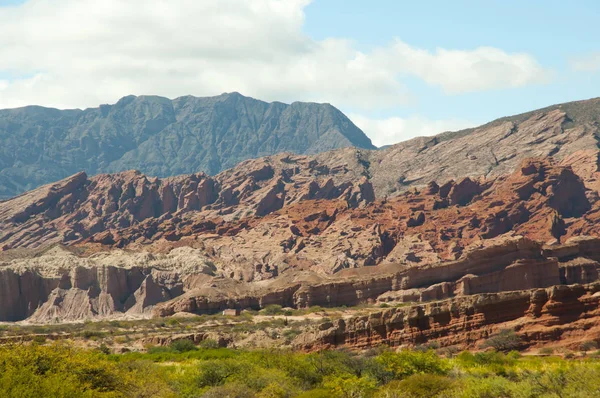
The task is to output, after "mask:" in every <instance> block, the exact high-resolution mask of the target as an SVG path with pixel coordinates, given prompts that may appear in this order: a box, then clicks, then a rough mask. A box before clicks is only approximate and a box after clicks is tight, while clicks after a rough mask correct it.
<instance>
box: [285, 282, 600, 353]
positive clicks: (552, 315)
mask: <svg viewBox="0 0 600 398" xmlns="http://www.w3.org/2000/svg"><path fill="white" fill-rule="evenodd" d="M599 308H600V284H599V283H594V284H589V285H569V286H565V285H562V286H553V287H549V288H546V289H530V290H522V291H513V292H500V293H487V294H477V295H472V296H463V297H457V298H452V299H448V300H443V301H438V302H431V303H425V304H420V305H413V306H409V307H403V308H389V309H384V310H381V311H379V312H375V313H372V314H369V315H367V316H358V317H353V318H349V319H340V320H337V321H332V322H329V323H324V324H322V325H319V326H318V327H316V328H314V329H313V330H310V331H307V332H305V333H304V334H302V335H300V336H298V337H297V338H296V339H295V341H294V344H295V346H296V347H297V348H300V349H304V350H321V349H327V348H332V347H347V348H353V349H365V348H370V347H376V346H378V345H381V344H386V345H390V346H416V345H420V344H426V343H428V342H431V341H436V342H437V343H438V344H439V345H440V346H441V347H447V346H456V347H459V348H463V349H464V348H479V343H481V342H482V341H484V340H485V339H487V338H488V337H490V336H492V335H493V334H494V333H497V332H499V331H500V330H502V329H513V330H516V332H517V334H518V335H519V337H520V338H521V340H522V348H526V347H530V346H536V345H544V344H546V343H552V345H553V347H554V348H556V347H559V346H565V347H568V348H572V349H578V348H579V344H580V343H581V342H583V341H590V340H598V339H599V338H600V326H599V322H598V321H599V318H600V309H599Z"/></svg>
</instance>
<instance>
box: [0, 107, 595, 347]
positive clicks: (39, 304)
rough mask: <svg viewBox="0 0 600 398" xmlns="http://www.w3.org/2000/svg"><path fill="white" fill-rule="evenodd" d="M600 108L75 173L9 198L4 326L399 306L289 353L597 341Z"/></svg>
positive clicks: (310, 336)
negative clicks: (507, 336) (174, 170)
mask: <svg viewBox="0 0 600 398" xmlns="http://www.w3.org/2000/svg"><path fill="white" fill-rule="evenodd" d="M597 107H598V100H591V101H587V102H582V103H575V104H567V105H563V106H559V107H556V108H552V109H547V110H543V111H542V112H536V113H532V114H525V115H521V116H518V117H514V118H510V119H504V120H500V121H496V122H493V123H491V124H490V125H486V126H483V127H481V128H479V129H475V130H472V131H467V132H462V133H455V134H450V135H448V134H447V135H442V136H439V137H437V138H434V139H432V140H433V141H428V140H414V141H412V142H410V143H405V144H399V145H397V146H394V147H390V148H387V149H385V150H382V151H376V152H369V151H364V150H357V149H352V148H347V149H340V150H336V151H333V152H328V153H325V154H317V155H311V156H308V155H297V154H290V153H284V154H278V155H274V156H269V157H265V158H260V159H252V160H246V161H244V162H242V163H241V164H239V165H238V166H236V167H234V168H232V169H228V170H226V171H223V172H221V173H219V174H217V175H214V176H209V175H207V174H204V173H198V174H192V175H187V176H179V177H169V178H151V177H147V176H145V175H143V174H142V173H139V172H133V171H130V172H122V173H116V174H101V175H96V176H88V175H87V174H85V173H78V174H74V175H72V176H71V177H69V178H66V179H64V180H62V181H59V182H56V183H53V184H49V185H46V186H43V187H40V188H38V189H36V190H33V191H30V192H27V193H24V194H22V195H20V196H18V197H15V198H13V199H10V200H7V201H4V202H1V203H0V246H1V247H2V249H3V251H2V252H1V253H0V295H1V297H0V321H2V320H4V321H6V320H10V321H16V320H28V321H34V322H51V321H53V320H59V321H63V320H81V319H89V318H98V317H110V316H126V317H148V316H169V315H174V314H177V313H187V312H191V313H197V314H203V313H215V312H218V311H220V310H223V309H227V308H232V307H233V308H248V307H249V308H256V309H258V308H262V307H265V306H266V305H269V304H280V305H282V306H289V307H294V308H305V307H309V306H314V305H319V306H324V307H334V306H341V305H346V306H353V305H357V304H362V303H371V304H377V303H382V304H386V305H390V306H396V305H403V306H406V307H405V308H404V307H402V308H392V309H389V310H386V311H379V312H377V313H376V314H373V315H372V316H370V317H367V318H361V317H357V318H351V319H347V320H346V321H344V322H343V323H339V322H337V323H335V322H334V323H331V324H324V325H321V326H320V327H319V328H317V329H316V330H309V331H307V332H306V334H304V335H302V336H300V337H299V338H298V340H297V342H296V344H297V345H298V346H299V347H303V348H305V349H319V348H321V347H327V346H333V345H336V346H337V345H342V346H350V347H358V348H360V347H367V346H372V345H376V344H379V343H380V342H384V343H387V344H391V345H402V344H420V343H422V342H425V341H428V340H432V339H433V340H439V341H440V342H441V343H442V344H444V345H455V344H466V345H469V344H474V343H476V342H477V341H478V340H480V339H482V338H485V336H488V335H489V334H491V333H494V332H495V331H497V330H499V329H500V328H504V327H509V328H513V329H515V328H516V329H518V330H519V333H521V334H522V337H523V341H524V342H525V343H526V344H537V342H539V341H550V340H551V339H553V338H559V337H561V336H566V337H565V338H567V337H568V336H570V337H573V338H575V339H577V338H579V337H578V336H581V335H580V334H578V333H579V332H577V330H578V329H577V328H579V327H583V328H587V329H588V330H591V332H589V333H592V332H593V333H592V334H594V333H596V332H595V330H596V329H595V326H593V323H594V322H595V319H596V317H597V311H596V308H597V295H596V293H597V291H598V287H597V281H598V279H599V277H598V272H599V268H600V263H599V262H600V251H599V250H598V249H597V248H598V247H600V231H599V230H598V228H599V227H598V225H600V223H599V215H600V211H599V210H600V183H599V181H600V166H599V165H600V152H599V151H598V149H597V148H596V141H595V140H596V138H595V134H596V133H595V131H596V130H595V129H596V128H597V127H598V122H597V119H594V117H596V116H593V115H596V114H595V113H594V112H596V110H597ZM426 141H427V142H426ZM490 148H493V155H494V156H495V157H496V158H497V160H498V161H497V162H492V163H489V162H487V160H485V159H488V158H486V157H485V156H487V155H485V154H486V153H489V152H490ZM486 151H487V152H486ZM465 153H470V154H472V157H474V158H472V157H465V156H464V154H465ZM499 154H501V156H500V157H498V155H499ZM484 155H485V156H484ZM548 155H552V156H548ZM490 156H491V155H490ZM484 160H485V161H484ZM411 162H414V164H413V163H411ZM436 162H437V164H438V165H440V166H441V167H440V168H435V167H434V165H435V164H436ZM417 174H418V176H417ZM392 177H393V178H392ZM417 177H418V178H417ZM390 181H393V183H390ZM590 336H591V335H589V336H588V337H590ZM594 336H596V335H595V334H594ZM594 336H592V337H593V338H594V339H595V338H596V337H597V338H599V339H600V334H599V335H598V336H596V337H594ZM570 337H569V338H570ZM561 338H562V337H561ZM565 341H566V340H565ZM565 344H566V343H565Z"/></svg>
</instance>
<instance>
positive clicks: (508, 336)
mask: <svg viewBox="0 0 600 398" xmlns="http://www.w3.org/2000/svg"><path fill="white" fill-rule="evenodd" d="M522 343H523V342H522V341H521V338H520V337H519V336H518V335H517V334H516V333H515V332H514V331H513V330H509V329H504V330H501V331H500V332H499V333H497V334H495V335H493V336H491V337H490V338H488V339H487V340H486V341H485V342H484V343H483V344H482V347H483V348H488V347H491V348H493V349H494V350H496V351H501V352H508V351H512V350H518V349H519V348H521V345H522Z"/></svg>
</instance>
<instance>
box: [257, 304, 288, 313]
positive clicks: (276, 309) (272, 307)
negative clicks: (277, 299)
mask: <svg viewBox="0 0 600 398" xmlns="http://www.w3.org/2000/svg"><path fill="white" fill-rule="evenodd" d="M260 313H261V314H263V315H282V314H283V310H282V309H281V306H280V305H279V304H269V305H267V306H266V307H265V308H263V309H262V310H261V311H260Z"/></svg>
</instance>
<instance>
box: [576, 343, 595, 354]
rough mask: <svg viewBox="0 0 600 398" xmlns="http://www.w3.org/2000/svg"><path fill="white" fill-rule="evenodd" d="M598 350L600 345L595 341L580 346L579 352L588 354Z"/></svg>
mask: <svg viewBox="0 0 600 398" xmlns="http://www.w3.org/2000/svg"><path fill="white" fill-rule="evenodd" d="M597 349H598V343H596V342H595V341H585V342H583V343H581V344H580V345H579V350H580V351H582V352H588V351H593V350H597Z"/></svg>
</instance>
